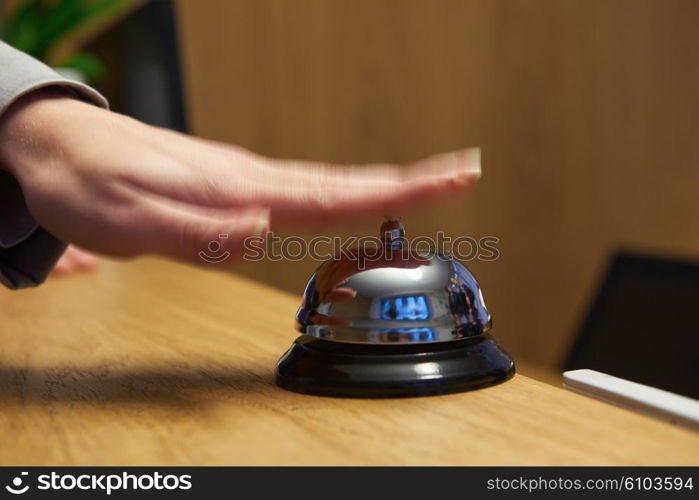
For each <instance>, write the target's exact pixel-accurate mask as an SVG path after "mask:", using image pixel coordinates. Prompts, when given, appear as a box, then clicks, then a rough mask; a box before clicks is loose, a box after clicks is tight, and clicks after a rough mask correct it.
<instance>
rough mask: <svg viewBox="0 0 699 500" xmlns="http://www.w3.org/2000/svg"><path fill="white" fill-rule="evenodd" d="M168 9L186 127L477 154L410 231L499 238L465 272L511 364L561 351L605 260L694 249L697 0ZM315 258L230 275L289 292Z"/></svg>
mask: <svg viewBox="0 0 699 500" xmlns="http://www.w3.org/2000/svg"><path fill="white" fill-rule="evenodd" d="M178 13H179V22H180V25H181V43H182V54H183V57H184V67H185V68H186V83H187V95H188V99H189V114H190V117H191V127H192V130H193V132H194V133H196V134H198V135H201V136H205V137H209V138H214V139H219V140H224V141H230V142H233V143H237V144H241V145H243V146H246V147H248V148H251V149H253V150H255V151H259V152H261V153H265V154H267V155H272V156H279V157H296V158H312V159H318V160H328V161H333V162H351V163H356V162H370V161H395V162H409V161H411V160H415V159H418V158H420V157H423V156H426V155H430V154H433V153H437V152H442V151H447V150H452V149H456V148H461V147H464V146H471V145H479V146H481V147H482V148H483V172H484V175H483V179H482V181H481V183H480V185H479V186H478V188H477V189H476V191H475V192H474V193H473V195H472V196H470V197H469V198H468V199H465V200H463V202H459V203H457V204H451V205H449V206H442V207H435V208H434V209H432V210H429V211H427V212H425V213H422V214H419V215H414V216H410V217H408V219H407V220H406V225H407V228H408V231H409V233H410V234H411V235H417V234H427V235H434V233H435V232H436V231H438V230H445V231H446V232H447V233H448V234H451V235H452V236H458V235H462V234H466V235H474V236H484V235H495V236H497V237H499V238H500V240H501V242H500V245H499V248H500V250H501V257H500V259H499V260H498V261H497V262H490V263H485V262H469V263H467V264H468V265H469V267H470V268H471V269H472V270H473V271H474V273H475V274H476V276H477V277H478V278H479V281H480V282H481V285H482V287H483V289H484V293H485V298H486V302H487V304H488V306H489V307H490V309H491V312H492V313H493V316H494V327H495V328H494V333H495V334H496V336H497V338H498V339H499V340H500V341H501V343H503V344H504V345H505V346H506V347H507V348H508V349H509V350H510V351H511V352H512V353H513V354H514V355H516V356H519V357H521V358H524V359H530V360H534V361H539V362H542V363H546V364H550V365H553V364H554V363H556V362H558V361H559V360H560V359H561V357H562V356H563V355H564V353H565V352H566V351H567V349H568V348H569V344H570V342H571V341H572V335H573V334H574V333H575V329H576V327H577V325H578V324H579V321H580V319H581V317H582V315H583V314H584V312H585V308H586V307H587V303H588V301H589V300H590V299H591V297H592V296H593V294H594V293H595V287H596V284H597V282H598V280H599V278H600V276H601V273H603V271H604V269H605V266H606V264H607V262H608V258H609V256H610V253H611V252H612V251H613V250H614V249H617V248H635V249H642V250H646V251H653V252H659V253H662V254H670V255H684V256H690V257H697V256H698V255H699V227H698V226H699V224H698V223H697V216H698V215H699V30H698V29H697V26H698V24H697V20H699V2H696V1H694V0H575V1H572V0H197V1H194V0H180V2H179V4H178ZM377 225H378V221H376V222H375V223H372V224H364V225H362V226H359V227H352V228H333V229H335V230H338V229H342V230H343V231H344V232H345V233H357V232H359V233H362V234H368V233H372V232H374V231H375V230H376V227H377ZM314 266H315V263H313V262H302V263H294V264H288V263H287V264H278V263H267V264H256V265H254V266H253V265H244V266H239V267H238V270H239V271H240V272H243V273H244V274H247V275H249V276H254V277H256V278H258V279H260V280H263V281H266V282H269V283H272V284H273V285H276V286H280V287H282V288H285V289H288V290H291V291H293V292H294V293H300V292H301V290H302V287H303V285H304V281H305V279H306V277H307V276H308V275H309V273H310V271H311V270H312V269H313V267H314ZM648 313H649V314H653V311H648ZM290 321H291V320H290ZM290 324H291V323H290ZM289 336H290V338H291V337H292V336H293V333H292V332H291V331H290V332H289Z"/></svg>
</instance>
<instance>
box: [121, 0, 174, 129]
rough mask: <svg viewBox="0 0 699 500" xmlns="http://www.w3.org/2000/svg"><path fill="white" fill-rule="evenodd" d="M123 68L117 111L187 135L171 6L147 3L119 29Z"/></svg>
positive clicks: (170, 4)
mask: <svg viewBox="0 0 699 500" xmlns="http://www.w3.org/2000/svg"><path fill="white" fill-rule="evenodd" d="M119 39H120V42H121V43H120V45H121V50H122V57H121V59H122V61H123V63H124V68H123V69H122V72H121V75H120V82H119V83H120V109H119V111H120V112H122V113H125V114H127V115H129V116H131V117H133V118H136V119H138V120H141V121H143V122H146V123H149V124H151V125H157V126H160V127H166V128H170V129H173V130H179V131H180V132H186V131H187V122H186V115H185V108H184V102H183V97H182V77H181V72H180V64H179V55H178V49H177V47H178V45H177V31H176V28H175V20H174V14H173V10H172V2H170V1H156V2H148V3H147V4H146V5H144V6H143V7H142V8H140V9H138V10H137V11H136V12H134V13H133V14H132V15H130V16H129V17H128V18H126V19H125V20H124V23H123V24H122V25H121V26H120V27H119Z"/></svg>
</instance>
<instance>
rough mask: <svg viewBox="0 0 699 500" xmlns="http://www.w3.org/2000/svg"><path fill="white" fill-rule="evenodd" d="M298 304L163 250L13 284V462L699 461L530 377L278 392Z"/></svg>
mask: <svg viewBox="0 0 699 500" xmlns="http://www.w3.org/2000/svg"><path fill="white" fill-rule="evenodd" d="M298 302H299V299H298V297H295V296H292V295H289V294H286V293H284V292H280V291H278V290H275V289H272V288H269V287H266V286H263V285H260V284H258V283H255V282H252V281H248V280H246V279H243V278H240V277H237V276H234V275H232V274H229V273H214V272H209V271H204V270H199V269H195V268H191V267H185V266H182V265H178V264H173V263H169V262H165V261H161V260H155V259H143V260H139V261H135V262H131V263H126V264H117V263H110V262H107V263H104V264H103V265H102V267H101V269H100V270H99V271H98V272H97V273H94V274H90V275H82V276H72V277H66V278H55V279H52V280H50V282H48V283H47V284H45V285H44V286H42V287H40V288H38V289H34V290H25V291H20V292H10V291H5V290H1V291H0V317H2V326H1V327H0V450H2V451H1V452H0V463H1V464H2V465H19V464H23V465H38V464H46V465H68V464H86V465H87V464H96V465H97V464H139V465H155V464H161V465H176V464H530V465H536V464H599V465H606V464H692V465H697V464H699V433H695V432H692V431H690V430H686V429H683V428H678V427H674V426H672V425H670V424H666V423H663V422H660V421H657V420H653V419H651V418H648V417H644V416H641V415H637V414H635V413H631V412H628V411H626V410H622V409H619V408H616V407H614V406H610V405H607V404H604V403H601V402H598V401H594V400H591V399H588V398H585V397H583V396H578V395H576V394H572V393H570V392H567V391H565V390H563V389H559V388H557V387H553V386H551V385H547V384H544V383H541V382H537V381H535V380H533V379H530V378H527V377H526V376H524V375H517V376H516V377H515V378H514V379H513V380H511V381H509V382H506V383H505V384H502V385H499V386H496V387H492V388H488V389H484V390H479V391H474V392H468V393H462V394H454V395H448V396H439V397H428V398H415V399H397V400H350V399H333V398H320V397H313V396H302V395H298V394H293V393H290V392H286V391H284V390H281V389H279V388H277V387H276V386H275V385H274V384H273V368H274V364H275V362H276V360H277V358H278V357H279V356H280V355H281V354H282V353H283V352H284V350H285V349H287V348H288V347H289V345H290V344H291V341H292V340H293V339H294V338H295V336H296V333H295V332H294V330H293V328H292V323H293V321H292V320H293V314H294V312H295V309H296V307H297V305H298ZM494 333H495V335H496V337H497V331H495V332H494ZM505 347H506V346H505Z"/></svg>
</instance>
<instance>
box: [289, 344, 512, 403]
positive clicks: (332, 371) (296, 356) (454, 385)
mask: <svg viewBox="0 0 699 500" xmlns="http://www.w3.org/2000/svg"><path fill="white" fill-rule="evenodd" d="M514 373H515V367H514V362H513V361H512V358H510V357H509V356H508V355H507V354H506V353H505V352H503V351H502V349H501V348H500V347H499V346H498V345H497V344H496V343H495V340H493V338H492V337H491V336H490V335H487V334H486V335H481V336H478V337H471V338H467V339H463V340H455V341H451V342H436V343H434V344H404V345H369V344H350V343H345V342H332V341H329V340H321V339H318V338H315V337H311V336H309V335H301V336H300V337H298V338H297V339H296V340H295V341H294V343H293V344H292V346H291V348H290V349H289V350H288V351H287V352H286V353H285V354H284V355H283V356H282V357H281V359H280V360H279V362H278V363H277V374H276V382H277V385H278V386H280V387H282V388H284V389H287V390H290V391H293V392H300V393H303V394H314V395H317V396H335V397H350V398H396V397H414V396H429V395H435V394H449V393H453V392H462V391H469V390H472V389H480V388H483V387H489V386H491V385H495V384H499V383H501V382H504V381H506V380H509V379H510V378H512V376H513V375H514Z"/></svg>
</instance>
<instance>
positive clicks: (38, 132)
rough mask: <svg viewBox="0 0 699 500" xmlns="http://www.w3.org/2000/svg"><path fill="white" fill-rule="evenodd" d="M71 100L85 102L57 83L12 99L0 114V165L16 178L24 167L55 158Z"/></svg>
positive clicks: (77, 102)
mask: <svg viewBox="0 0 699 500" xmlns="http://www.w3.org/2000/svg"><path fill="white" fill-rule="evenodd" d="M74 104H76V105H78V106H83V105H85V104H83V103H81V102H80V101H78V100H76V99H75V98H74V97H73V96H72V94H71V93H70V92H69V91H67V90H65V89H62V88H60V87H45V88H41V89H38V90H35V91H32V92H29V93H28V94H25V95H23V96H21V97H20V98H18V99H17V100H16V101H15V102H13V103H12V104H11V105H10V106H9V108H8V109H7V110H6V111H5V112H4V113H3V114H2V116H0V169H3V170H6V171H8V172H10V173H11V174H13V175H14V176H15V177H17V178H18V179H19V178H21V177H22V176H23V175H24V174H25V172H26V171H27V169H29V168H31V167H34V166H36V165H39V164H42V163H44V162H45V161H46V159H47V158H56V157H57V155H56V152H59V153H60V152H61V148H62V147H61V143H60V137H61V133H60V131H61V128H62V127H63V126H64V125H63V124H62V121H63V120H62V118H63V117H65V115H66V114H70V113H71V109H72V106H73V105H74ZM58 156H60V154H59V155H58Z"/></svg>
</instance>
